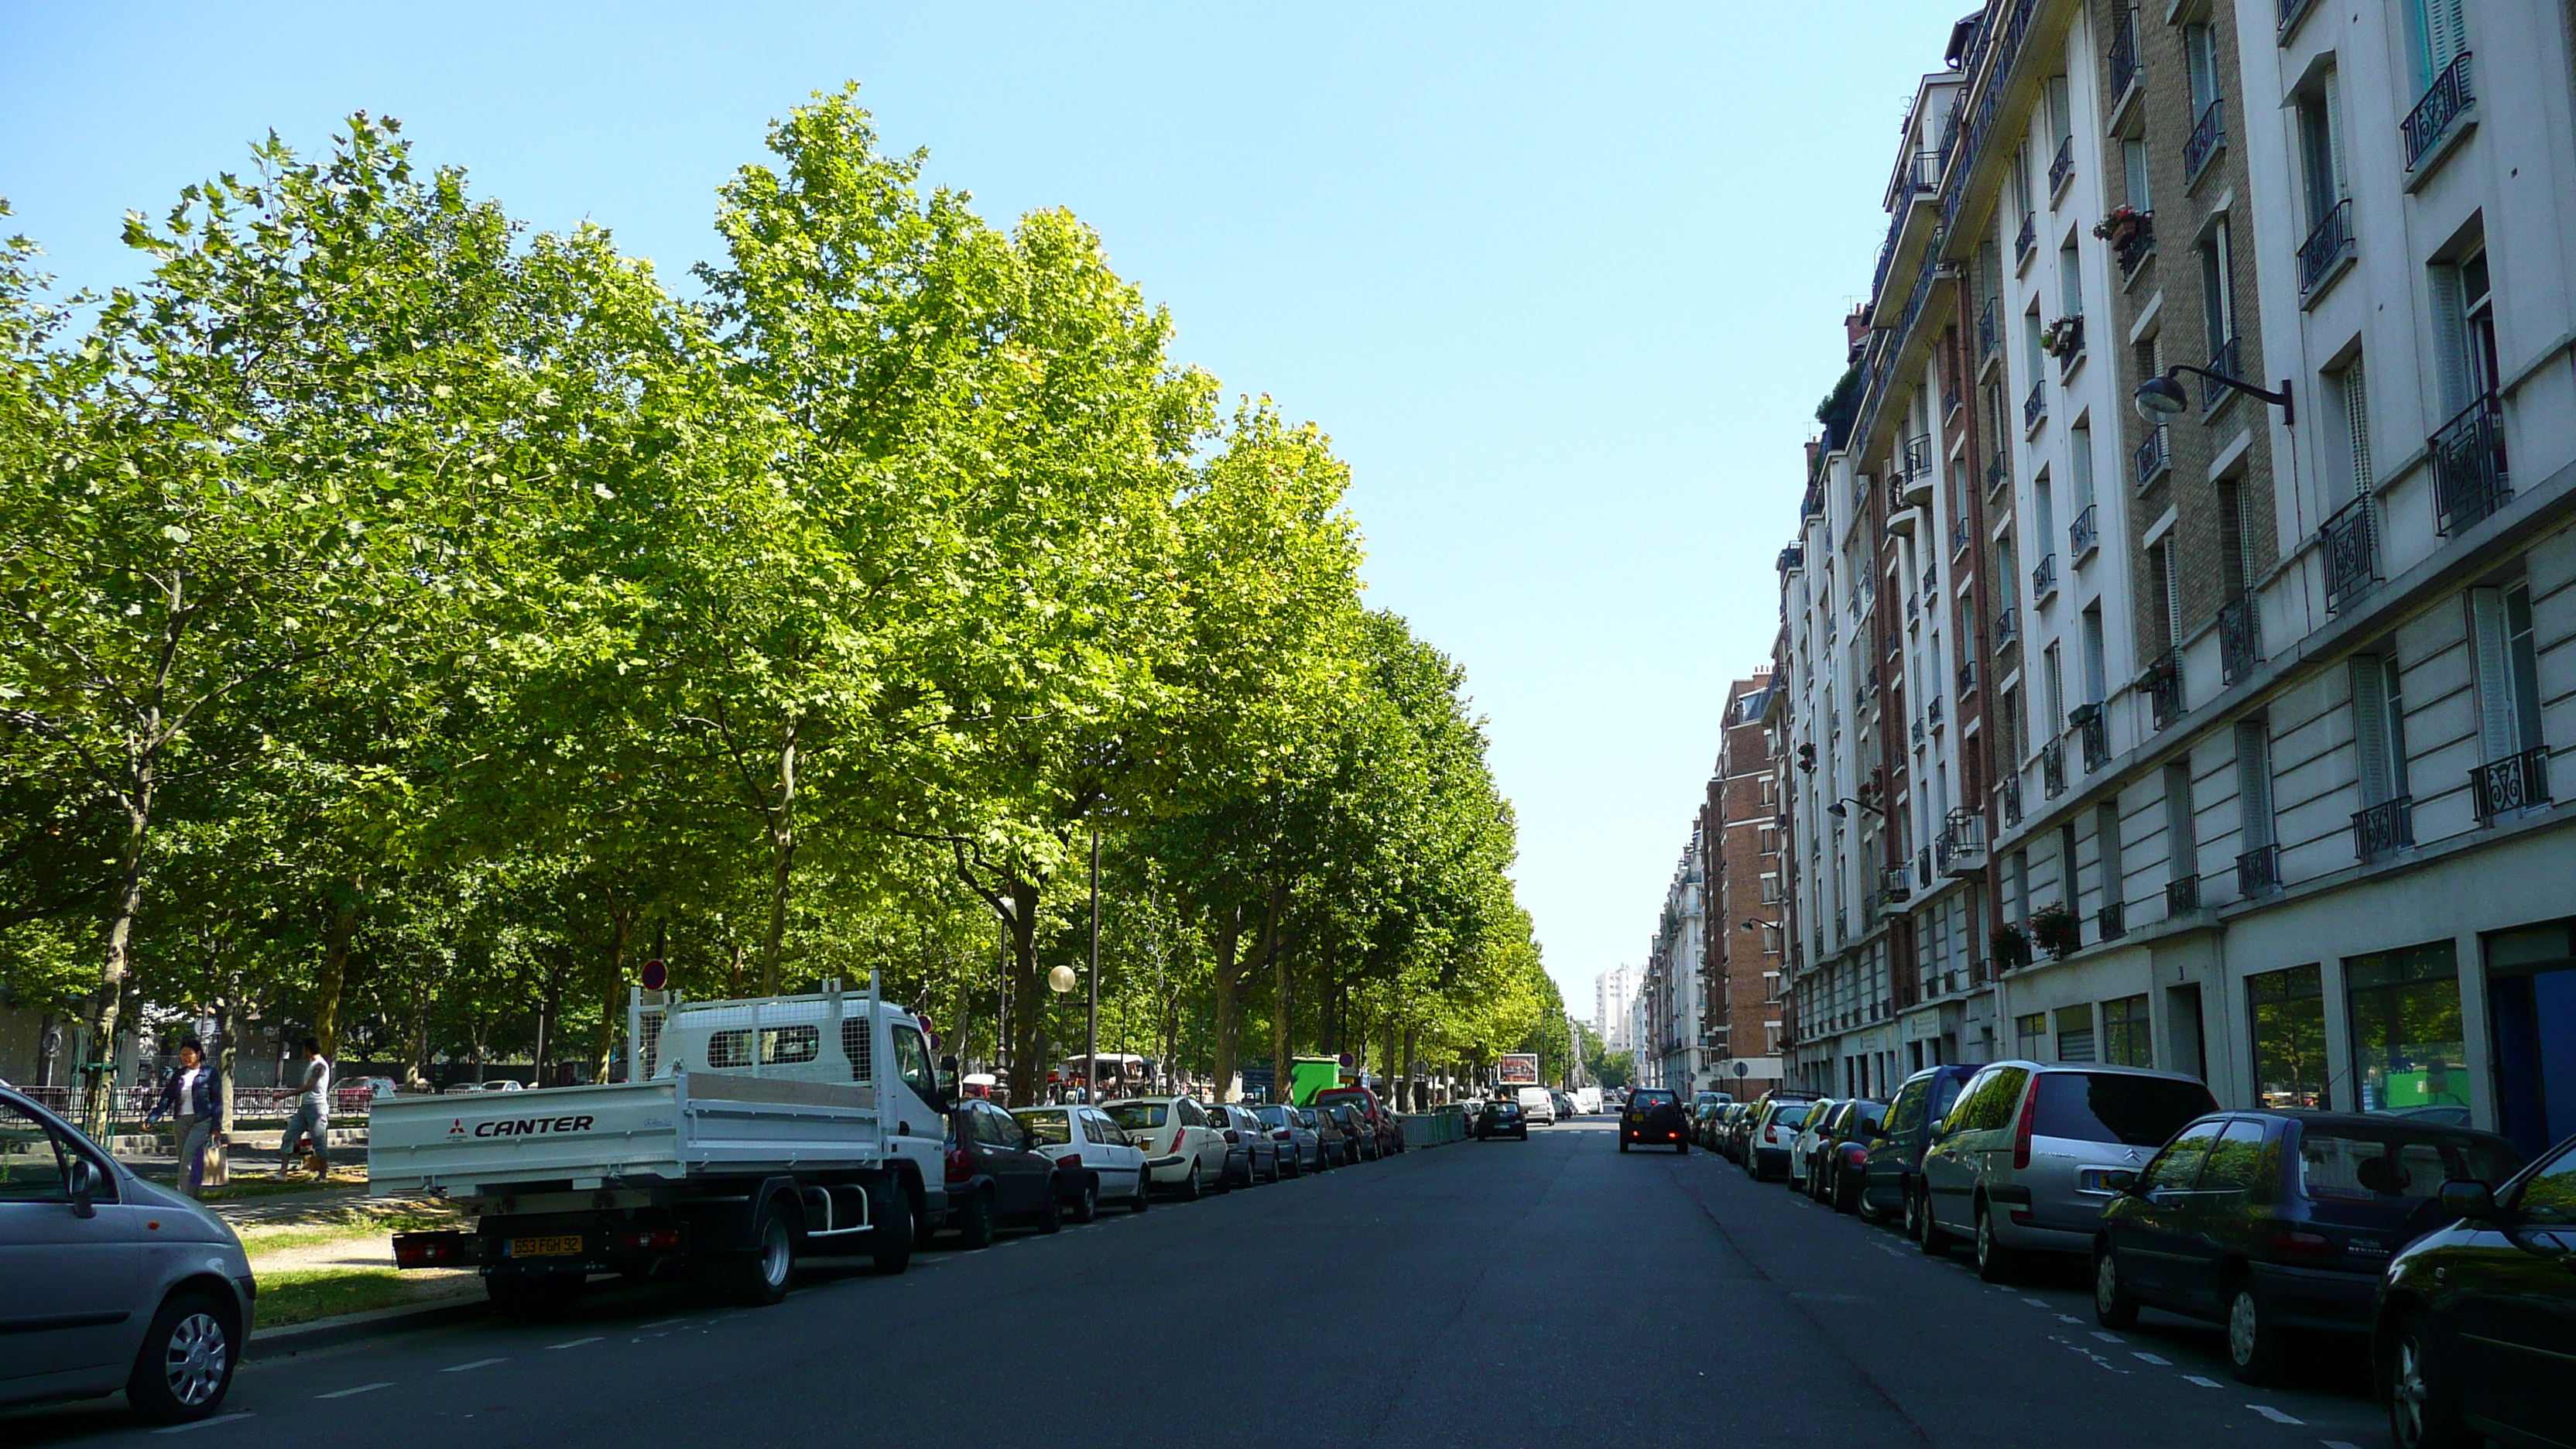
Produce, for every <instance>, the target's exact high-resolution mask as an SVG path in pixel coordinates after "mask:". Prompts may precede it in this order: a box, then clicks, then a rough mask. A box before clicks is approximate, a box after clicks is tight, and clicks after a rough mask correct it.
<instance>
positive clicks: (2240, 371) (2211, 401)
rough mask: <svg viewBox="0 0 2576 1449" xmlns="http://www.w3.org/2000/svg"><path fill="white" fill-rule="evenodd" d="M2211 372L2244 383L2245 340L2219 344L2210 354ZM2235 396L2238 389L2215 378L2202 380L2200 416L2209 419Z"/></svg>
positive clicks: (2234, 339) (2230, 340) (2231, 340)
mask: <svg viewBox="0 0 2576 1449" xmlns="http://www.w3.org/2000/svg"><path fill="white" fill-rule="evenodd" d="M2209 370H2210V371H2211V372H2214V373H2217V374H2218V376H2219V377H2228V378H2235V379H2237V380H2238V381H2242V380H2243V379H2244V377H2245V343H2244V340H2243V339H2242V338H2237V337H2230V338H2228V339H2227V340H2226V341H2225V342H2222V343H2220V344H2218V346H2217V348H2216V349H2214V350H2213V351H2212V352H2211V353H2210V354H2209ZM2234 396H2236V389H2234V388H2232V387H2229V386H2227V385H2226V384H2225V383H2222V382H2219V381H2217V380H2215V379H2213V378H2206V377H2204V378H2202V379H2201V380H2200V415H2201V416H2202V417H2207V416H2209V415H2210V414H2211V413H2214V412H2216V411H2218V405H2219V404H2220V403H2223V402H2225V401H2227V400H2228V399H2229V398H2231V397H2234Z"/></svg>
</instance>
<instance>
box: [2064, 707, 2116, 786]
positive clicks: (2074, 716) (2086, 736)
mask: <svg viewBox="0 0 2576 1449" xmlns="http://www.w3.org/2000/svg"><path fill="white" fill-rule="evenodd" d="M2066 722H2067V723H2068V724H2070V725H2073V726H2074V727H2075V738H2076V739H2077V740H2078V741H2080V742H2081V743H2082V744H2083V746H2084V773H2085V774H2088V775H2090V774H2092V773H2093V772H2095V771H2096V770H2099V769H2101V768H2102V767H2103V766H2105V765H2107V764H2109V763H2111V721H2110V717H2109V716H2107V715H2105V714H2104V713H2103V712H2102V706H2100V705H2098V704H2079V705H2077V706H2076V707H2075V708H2073V709H2071V710H2068V711H2067V712H2066Z"/></svg>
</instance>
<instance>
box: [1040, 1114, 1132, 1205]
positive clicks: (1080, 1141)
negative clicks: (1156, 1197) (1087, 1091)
mask: <svg viewBox="0 0 2576 1449" xmlns="http://www.w3.org/2000/svg"><path fill="white" fill-rule="evenodd" d="M1011 1115H1012V1116H1014V1117H1016V1118H1018V1119H1019V1120H1020V1122H1021V1124H1022V1125H1024V1126H1026V1127H1027V1128H1028V1129H1029V1135H1030V1137H1031V1138H1032V1139H1034V1140H1035V1141H1036V1143H1037V1148H1038V1150H1039V1151H1040V1152H1043V1153H1046V1154H1047V1155H1048V1156H1050V1157H1053V1158H1054V1159H1055V1162H1056V1168H1057V1173H1056V1176H1057V1183H1058V1186H1059V1187H1060V1188H1062V1189H1063V1190H1064V1191H1066V1192H1068V1193H1070V1194H1072V1196H1071V1197H1070V1198H1069V1199H1068V1200H1067V1201H1066V1203H1065V1205H1064V1206H1065V1210H1066V1211H1067V1212H1068V1213H1070V1214H1071V1215H1072V1217H1073V1220H1074V1221H1075V1222H1077V1223H1087V1222H1090V1221H1091V1220H1092V1219H1093V1218H1095V1217H1098V1216H1099V1215H1100V1204H1101V1203H1102V1202H1103V1201H1107V1202H1123V1203H1125V1204H1127V1208H1128V1210H1129V1211H1130V1212H1140V1213H1141V1212H1143V1211H1144V1210H1145V1208H1146V1206H1147V1203H1146V1197H1147V1194H1146V1191H1145V1152H1144V1149H1143V1148H1140V1147H1138V1146H1136V1145H1135V1143H1134V1142H1132V1141H1131V1140H1129V1138H1128V1136H1127V1129H1126V1128H1124V1127H1121V1126H1119V1125H1118V1124H1117V1123H1116V1122H1115V1121H1112V1120H1111V1119H1110V1117H1109V1114H1108V1113H1106V1112H1103V1111H1101V1110H1100V1109H1099V1108H1097V1107H1084V1106H1078V1105H1068V1106H1063V1107H1022V1108H1021V1109H1020V1110H1018V1111H1016V1112H1013V1113H1012V1114H1011Z"/></svg>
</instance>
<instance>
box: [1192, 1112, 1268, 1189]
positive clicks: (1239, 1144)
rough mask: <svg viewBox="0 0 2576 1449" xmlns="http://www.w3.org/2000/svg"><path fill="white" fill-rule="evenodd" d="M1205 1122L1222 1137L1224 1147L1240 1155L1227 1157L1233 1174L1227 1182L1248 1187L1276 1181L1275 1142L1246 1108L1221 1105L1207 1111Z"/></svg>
mask: <svg viewBox="0 0 2576 1449" xmlns="http://www.w3.org/2000/svg"><path fill="white" fill-rule="evenodd" d="M1208 1120H1209V1121H1211V1122H1213V1123H1215V1124H1216V1126H1217V1129H1218V1130H1219V1131H1220V1132H1223V1133H1224V1134H1225V1143H1226V1146H1228V1147H1233V1148H1240V1149H1241V1151H1242V1155H1241V1156H1240V1157H1236V1156H1233V1155H1230V1154H1229V1155H1228V1157H1227V1158H1226V1164H1227V1168H1228V1170H1229V1171H1231V1172H1233V1173H1235V1174H1237V1175H1236V1176H1235V1177H1233V1178H1231V1179H1230V1180H1231V1181H1235V1182H1240V1183H1242V1184H1243V1185H1244V1186H1245V1187H1250V1186H1252V1185H1253V1184H1254V1183H1256V1182H1277V1181H1278V1180H1279V1157H1280V1152H1279V1139H1278V1138H1276V1137H1273V1136H1271V1135H1270V1128H1269V1127H1268V1126H1266V1125H1264V1124H1263V1122H1262V1120H1261V1119H1260V1118H1259V1117H1256V1116H1254V1115H1253V1114H1252V1109H1251V1108H1250V1107H1246V1106H1243V1105H1242V1104H1240V1103H1236V1102H1221V1103H1219V1104H1217V1105H1216V1106H1213V1107H1210V1108H1208Z"/></svg>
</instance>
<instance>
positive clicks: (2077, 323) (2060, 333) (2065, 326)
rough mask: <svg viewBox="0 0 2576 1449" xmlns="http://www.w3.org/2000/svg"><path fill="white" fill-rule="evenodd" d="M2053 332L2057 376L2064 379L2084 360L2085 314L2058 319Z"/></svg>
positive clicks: (2067, 315) (2078, 313) (2079, 313)
mask: <svg viewBox="0 0 2576 1449" xmlns="http://www.w3.org/2000/svg"><path fill="white" fill-rule="evenodd" d="M2052 330H2053V331H2054V332H2055V333H2056V338H2055V340H2056V343H2057V351H2056V353H2055V354H2054V355H2055V356H2056V358H2057V375H2058V376H2059V377H2061V378H2062V377H2064V376H2066V375H2067V374H2068V373H2070V372H2073V371H2074V370H2075V364H2076V363H2078V362H2080V361H2082V360H2083V358H2084V314H2083V313H2081V312H2069V313H2067V314H2066V315H2065V316H2063V317H2060V318H2058V319H2057V325H2056V327H2055V328H2054V329H2052Z"/></svg>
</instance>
